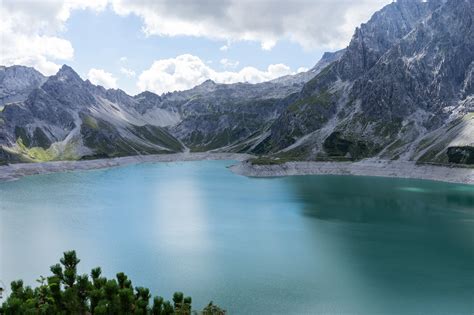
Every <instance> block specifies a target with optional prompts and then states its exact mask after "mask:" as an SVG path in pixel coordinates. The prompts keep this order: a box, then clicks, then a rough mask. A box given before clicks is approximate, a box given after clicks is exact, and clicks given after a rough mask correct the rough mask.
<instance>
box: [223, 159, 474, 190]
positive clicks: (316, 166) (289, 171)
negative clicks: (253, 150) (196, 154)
mask: <svg viewBox="0 0 474 315" xmlns="http://www.w3.org/2000/svg"><path fill="white" fill-rule="evenodd" d="M230 169H231V170H232V171H233V172H234V173H236V174H239V175H244V176H251V177H275V176H293V175H356V176H381V177H397V178H413V179H425V180H434V181H442V182H449V183H459V184H471V185H473V184H474V168H460V167H446V166H434V165H416V164H415V163H414V162H410V161H387V160H376V159H367V160H363V161H359V162H287V163H284V164H278V165H253V164H251V163H250V162H246V161H244V162H242V163H239V164H236V165H233V166H231V167H230Z"/></svg>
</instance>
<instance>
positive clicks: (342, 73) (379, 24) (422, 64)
mask: <svg viewBox="0 0 474 315" xmlns="http://www.w3.org/2000/svg"><path fill="white" fill-rule="evenodd" d="M473 12H474V8H473V2H472V1H469V0H451V1H447V2H445V1H427V2H424V1H401V0H399V1H397V2H393V3H391V4H389V5H387V6H386V7H384V8H383V9H382V10H381V11H379V12H377V13H375V14H374V15H373V17H372V18H371V19H370V20H369V21H368V22H367V23H366V24H363V25H362V26H361V27H360V28H358V29H356V31H355V34H354V36H353V38H352V40H351V42H350V44H349V46H348V47H347V48H346V50H345V51H344V53H343V55H342V56H341V57H340V59H339V60H337V61H335V62H333V63H332V64H331V65H329V66H328V67H327V68H325V69H324V70H323V71H322V72H321V73H320V74H319V75H317V76H316V77H315V78H313V79H312V80H310V81H309V82H307V83H306V84H305V85H304V87H303V88H302V90H301V92H300V93H299V95H298V97H297V98H296V99H295V101H294V102H292V103H291V104H289V105H288V107H287V108H286V109H285V111H284V112H283V113H282V114H281V116H280V117H279V118H278V119H277V120H276V121H275V123H274V124H273V125H272V127H271V128H270V132H269V133H268V135H267V137H266V138H265V139H264V140H263V141H261V143H260V144H259V146H257V147H256V148H255V149H254V152H256V153H273V154H274V155H275V156H278V157H285V158H293V159H304V160H341V159H342V160H357V159H361V158H365V157H379V158H384V159H404V160H415V161H418V162H434V163H466V164H467V163H473V162H474V161H473V160H474V155H473V154H474V149H473V142H474V128H473V123H474V121H473V116H474V115H473V113H472V112H473V104H474V101H473V94H472V71H473V67H474V62H473V60H474V47H473V34H474V32H473V31H474V30H473V23H472V19H473Z"/></svg>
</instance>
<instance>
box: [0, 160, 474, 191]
mask: <svg viewBox="0 0 474 315" xmlns="http://www.w3.org/2000/svg"><path fill="white" fill-rule="evenodd" d="M251 157H252V156H251V155H248V154H235V153H208V152H204V153H176V154H159V155H140V156H127V157H119V158H111V159H97V160H87V161H55V162H43V163H18V164H10V165H4V166H0V181H8V180H15V179H18V178H21V177H23V176H28V175H37V174H49V173H56V172H65V171H78V170H79V171H80V170H93V169H101V168H110V167H117V166H123V165H129V164H137V163H150V162H175V161H200V160H236V161H240V163H237V164H235V165H232V166H231V167H230V170H231V171H232V172H234V173H235V174H239V175H244V176H251V177H275V176H293V175H359V176H382V177H398V178H417V179H427V180H435V181H443V182H450V183H460V184H471V185H473V184H474V168H458V167H445V166H433V165H416V164H415V163H414V162H409V161H386V160H376V159H367V160H363V161H359V162H288V163H284V164H280V165H252V164H251V163H250V162H248V161H246V160H248V159H249V158H251Z"/></svg>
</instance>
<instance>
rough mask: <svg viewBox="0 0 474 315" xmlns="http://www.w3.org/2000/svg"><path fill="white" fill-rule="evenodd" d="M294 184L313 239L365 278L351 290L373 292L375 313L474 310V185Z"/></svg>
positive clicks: (348, 180)
mask: <svg viewBox="0 0 474 315" xmlns="http://www.w3.org/2000/svg"><path fill="white" fill-rule="evenodd" d="M287 182H288V183H290V185H291V187H292V189H293V192H294V196H295V198H296V199H297V200H299V201H300V202H301V203H302V214H303V215H304V216H306V217H310V218H314V219H317V220H314V221H313V223H308V225H309V226H310V227H309V229H310V230H311V231H312V233H313V237H314V238H315V239H324V240H325V243H330V244H331V246H332V250H331V251H327V252H326V253H338V256H337V257H336V256H335V257H334V259H336V260H338V261H339V268H340V269H343V270H344V271H345V272H347V271H348V270H350V273H352V274H356V275H359V276H360V279H359V280H358V283H357V285H356V284H355V283H348V284H347V285H348V286H349V287H352V288H354V286H356V287H357V286H359V288H361V287H360V286H362V287H363V289H362V291H363V292H365V293H367V292H369V289H370V288H371V289H372V290H370V294H369V295H370V301H371V304H372V307H373V309H372V310H373V311H374V312H383V313H387V306H389V305H391V306H392V307H394V308H396V309H399V310H402V309H403V308H400V304H405V305H410V307H408V308H407V309H405V310H404V311H400V313H406V312H410V313H430V314H443V313H459V314H469V313H470V312H472V311H473V310H474V299H473V297H474V187H473V186H462V189H457V188H456V189H453V187H452V186H450V185H447V184H442V183H434V182H433V183H432V182H420V185H419V186H415V187H414V186H413V184H414V183H415V184H416V181H415V182H414V181H409V180H403V179H401V180H387V179H384V178H354V177H345V178H343V177H333V176H322V177H316V176H313V177H295V178H291V179H287ZM410 185H411V186H410ZM458 187H459V186H458ZM325 222H326V223H325ZM327 223H331V224H327ZM341 261H342V262H343V263H342V264H341V263H340V262H341ZM415 297H416V298H415ZM414 299H417V300H416V301H414ZM433 301H438V302H439V303H433ZM377 305H379V308H378V309H377ZM377 310H378V311H377ZM389 313H390V312H389ZM395 313H397V312H395Z"/></svg>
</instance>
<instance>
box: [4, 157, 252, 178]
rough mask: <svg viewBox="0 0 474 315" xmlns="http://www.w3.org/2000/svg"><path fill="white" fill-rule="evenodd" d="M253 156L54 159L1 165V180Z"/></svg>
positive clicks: (241, 159) (242, 158)
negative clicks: (150, 164) (145, 164)
mask: <svg viewBox="0 0 474 315" xmlns="http://www.w3.org/2000/svg"><path fill="white" fill-rule="evenodd" d="M250 157H252V156H251V155H248V154H236V153H208V152H203V153H176V154H157V155H136V156H126V157H118V158H109V159H97V160H84V161H52V162H40V163H17V164H9V165H3V166H0V181H9V180H16V179H19V178H21V177H23V176H29V175H39V174H50V173H57V172H66V171H82V170H94V169H102V168H110V167H117V166H123V165H129V164H137V163H153V162H177V161H201V160H237V161H244V160H247V159H249V158H250Z"/></svg>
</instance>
